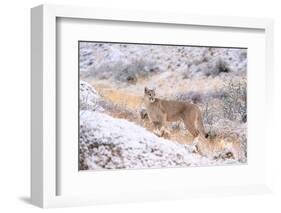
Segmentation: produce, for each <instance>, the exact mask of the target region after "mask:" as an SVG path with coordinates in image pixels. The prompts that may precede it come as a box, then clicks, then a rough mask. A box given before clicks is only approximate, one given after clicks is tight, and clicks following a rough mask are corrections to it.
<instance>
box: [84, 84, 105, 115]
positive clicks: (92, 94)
mask: <svg viewBox="0 0 281 213" xmlns="http://www.w3.org/2000/svg"><path fill="white" fill-rule="evenodd" d="M99 101H100V96H99V94H98V93H97V91H96V90H95V89H94V88H93V87H92V86H91V85H90V84H88V83H87V82H85V81H82V80H80V110H92V111H99V112H101V111H103V108H102V107H101V106H100V105H99V104H98V102H99Z"/></svg>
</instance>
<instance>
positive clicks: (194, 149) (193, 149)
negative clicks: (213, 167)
mask: <svg viewBox="0 0 281 213" xmlns="http://www.w3.org/2000/svg"><path fill="white" fill-rule="evenodd" d="M191 152H192V153H199V149H198V146H197V145H192V146H191Z"/></svg>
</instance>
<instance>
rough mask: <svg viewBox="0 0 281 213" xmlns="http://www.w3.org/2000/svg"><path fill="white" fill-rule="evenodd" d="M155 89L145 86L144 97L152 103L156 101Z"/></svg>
mask: <svg viewBox="0 0 281 213" xmlns="http://www.w3.org/2000/svg"><path fill="white" fill-rule="evenodd" d="M155 95H156V94H155V89H148V88H147V87H145V88H144V98H145V99H147V100H149V101H150V102H151V103H153V102H155Z"/></svg>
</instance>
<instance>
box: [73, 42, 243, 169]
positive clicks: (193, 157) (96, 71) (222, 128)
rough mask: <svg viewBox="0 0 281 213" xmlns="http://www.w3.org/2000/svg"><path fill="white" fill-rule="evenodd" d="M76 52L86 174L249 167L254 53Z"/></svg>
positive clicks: (144, 46)
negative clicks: (249, 86)
mask: <svg viewBox="0 0 281 213" xmlns="http://www.w3.org/2000/svg"><path fill="white" fill-rule="evenodd" d="M77 45H78V53H77V55H78V59H77V60H78V76H79V77H78V82H77V84H78V88H79V97H78V99H79V100H78V101H79V110H78V111H79V112H78V115H77V116H78V120H79V124H78V135H79V137H78V142H77V143H78V149H79V150H78V152H79V156H78V161H79V165H78V167H79V168H78V169H79V171H98V170H115V169H152V168H154V169H155V168H156V169H161V168H179V167H183V168H185V167H195V166H196V167H206V166H240V165H245V164H247V48H245V47H224V46H221V47H220V46H193V45H187V44H154V43H125V42H111V41H78V44H77Z"/></svg>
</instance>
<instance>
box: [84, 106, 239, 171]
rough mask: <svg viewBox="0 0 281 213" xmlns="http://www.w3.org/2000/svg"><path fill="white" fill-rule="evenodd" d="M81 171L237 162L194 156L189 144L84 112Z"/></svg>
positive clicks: (131, 124)
mask: <svg viewBox="0 0 281 213" xmlns="http://www.w3.org/2000/svg"><path fill="white" fill-rule="evenodd" d="M80 119H81V124H80V125H81V126H80V169H82V170H83V169H89V170H91V169H118V168H134V169H137V168H138V169H140V168H163V167H178V166H199V165H200V166H208V165H222V164H231V163H237V162H236V161H234V160H225V161H222V160H212V159H209V158H207V157H202V156H200V155H199V154H194V153H192V147H191V146H190V145H182V144H178V143H175V142H172V141H169V140H166V139H162V138H159V137H157V136H156V135H154V134H153V133H150V132H148V131H147V130H146V129H144V128H142V127H140V126H137V125H135V124H133V123H130V122H128V121H126V120H124V119H116V118H112V117H110V116H108V115H106V114H103V113H99V112H93V111H81V118H80Z"/></svg>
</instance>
